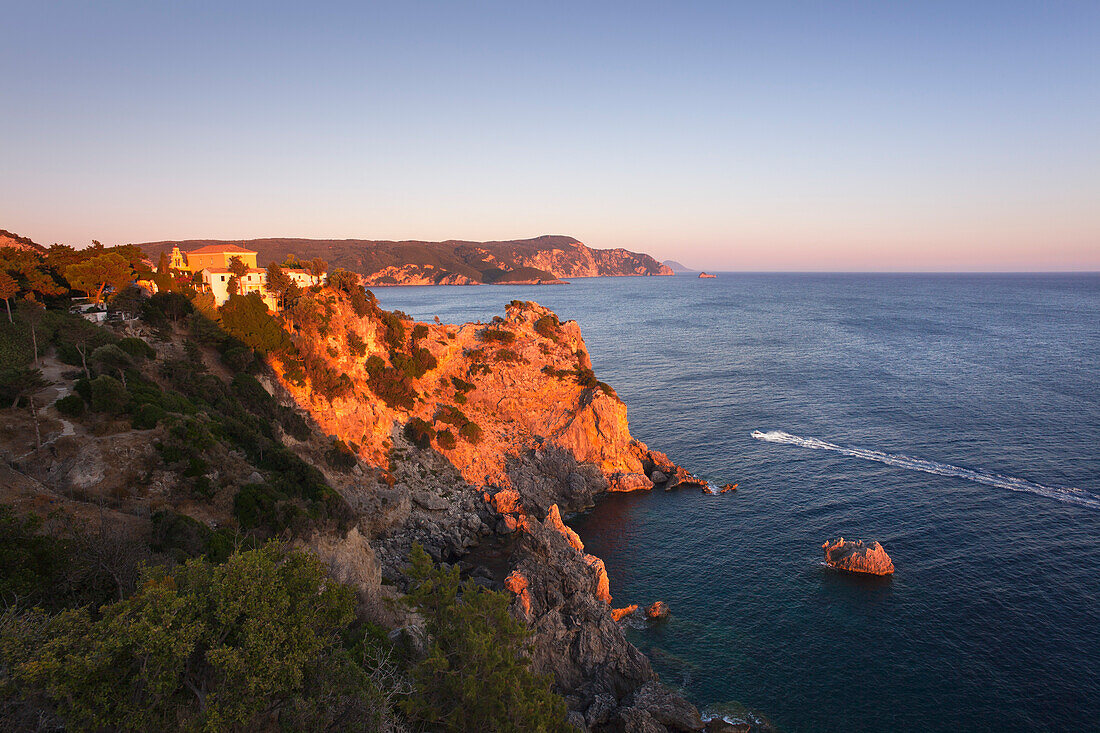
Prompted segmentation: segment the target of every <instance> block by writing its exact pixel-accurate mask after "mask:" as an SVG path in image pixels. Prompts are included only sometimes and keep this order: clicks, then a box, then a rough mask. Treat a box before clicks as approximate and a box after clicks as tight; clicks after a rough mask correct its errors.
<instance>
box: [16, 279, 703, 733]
mask: <svg viewBox="0 0 1100 733" xmlns="http://www.w3.org/2000/svg"><path fill="white" fill-rule="evenodd" d="M258 312H263V309H262V306H260V309H259V311H258ZM221 315H222V316H223V319H222V320H223V325H226V326H227V327H228V326H232V327H233V328H234V329H235V330H234V333H236V334H237V336H234V337H230V336H227V335H226V334H225V333H224V332H221V331H220V330H219V329H218V327H217V326H215V325H214V324H213V323H211V322H209V321H206V320H205V319H203V318H202V317H200V316H197V315H196V316H195V317H194V318H192V319H189V321H180V322H178V323H176V324H175V325H171V324H162V326H161V327H159V328H153V327H152V326H149V325H141V324H140V323H136V322H135V323H128V324H125V325H123V324H120V325H118V326H116V327H114V330H116V331H119V333H112V329H111V328H98V327H95V326H92V325H90V324H87V323H86V322H84V321H82V320H78V321H75V322H73V323H67V325H66V328H65V329H63V330H59V331H58V332H57V333H56V334H55V338H54V341H56V346H57V352H58V354H59V355H61V354H64V358H65V359H67V360H68V362H67V364H62V363H60V362H59V361H58V359H57V357H55V356H44V357H43V359H42V365H43V374H44V377H45V381H46V382H48V383H50V386H49V387H47V388H46V389H45V390H43V391H42V392H41V393H40V394H39V395H38V398H39V402H38V403H37V404H39V405H51V406H50V407H48V408H43V409H40V410H39V412H38V413H35V414H33V415H32V414H31V413H30V412H29V411H28V410H26V409H20V410H15V409H11V408H9V409H7V410H6V412H5V420H4V421H3V429H0V457H2V458H4V461H3V464H4V467H3V470H0V489H2V491H0V498H2V499H3V500H4V501H5V502H7V503H9V504H12V505H15V506H17V507H19V508H20V509H21V510H26V511H31V512H36V513H39V514H41V515H42V516H45V517H53V516H62V515H64V516H66V517H68V519H67V520H66V521H67V522H69V523H70V524H71V525H72V526H76V527H79V526H83V525H87V526H90V527H98V528H100V530H102V531H104V532H106V531H107V530H108V529H109V530H110V531H111V532H115V531H116V530H117V531H118V532H121V533H122V534H125V535H126V536H127V537H128V538H129V539H128V540H127V541H130V540H133V539H135V538H137V539H140V540H141V542H142V543H144V544H145V545H147V546H149V547H154V546H155V547H160V548H161V549H156V550H155V551H156V552H165V553H167V552H169V551H171V552H177V551H179V552H198V551H200V550H196V549H195V547H199V548H201V547H204V546H205V543H208V542H212V541H214V539H212V538H217V537H221V538H223V539H225V540H226V541H229V540H228V538H231V537H237V536H238V533H239V532H248V531H249V530H250V529H255V528H256V527H262V528H265V529H264V530H263V531H270V532H282V533H283V534H284V536H287V537H289V538H291V539H292V541H293V542H294V543H295V544H297V545H300V546H305V547H308V548H309V549H310V550H311V551H312V552H314V553H315V554H317V555H318V556H319V557H321V558H322V559H323V560H324V561H325V563H326V564H327V565H328V566H329V567H330V569H331V572H332V574H333V576H334V577H336V578H338V579H340V580H342V581H344V582H347V583H350V584H353V585H354V586H355V587H356V588H357V589H358V591H359V596H360V601H361V608H362V609H363V613H364V614H365V615H366V616H367V617H368V618H369V619H370V620H372V621H374V622H376V623H378V624H380V625H382V626H384V627H386V628H388V629H392V630H393V634H392V636H391V638H393V639H394V640H395V642H399V643H401V644H404V643H406V642H408V643H409V644H410V645H411V647H410V648H411V649H412V650H413V651H414V652H415V648H416V645H417V640H418V639H419V640H420V641H421V642H422V640H423V632H422V630H421V629H420V628H419V626H418V624H419V623H421V622H420V620H419V619H418V617H417V616H416V615H415V614H412V613H410V612H409V611H408V609H407V608H404V607H403V606H402V604H400V603H398V602H395V601H397V600H398V599H399V597H400V594H401V591H402V590H404V589H405V588H406V583H407V582H408V579H407V576H406V575H405V573H404V572H403V571H404V569H405V567H406V564H407V559H408V557H409V552H410V549H411V548H412V545H413V543H419V544H420V545H421V546H423V547H424V548H425V550H427V551H428V553H429V554H430V555H431V556H432V557H433V558H434V559H435V560H436V561H437V562H445V563H449V564H451V565H457V566H458V567H459V568H460V569H461V570H462V572H463V573H464V574H465V576H466V577H467V578H469V579H472V580H473V581H474V582H476V583H479V584H482V585H485V586H487V587H491V588H494V589H504V590H507V591H509V592H510V593H511V594H512V596H513V598H512V603H511V611H512V613H513V614H514V615H515V617H516V618H519V619H522V620H523V621H524V622H525V623H527V624H528V625H529V626H530V628H531V629H532V630H533V632H534V637H533V645H532V649H531V654H532V665H533V667H534V669H535V670H536V671H538V672H541V673H546V674H549V675H551V676H552V677H553V679H554V681H555V688H556V690H557V691H558V692H560V693H561V694H562V695H563V696H564V697H565V699H566V700H567V702H568V706H569V709H570V711H571V712H570V718H571V720H572V722H573V723H575V724H576V725H577V726H578V728H580V729H584V730H592V731H605V730H606V731H661V730H700V729H701V728H702V725H703V723H702V721H701V720H700V717H699V714H698V711H697V710H696V709H695V708H694V707H693V706H691V705H690V704H688V703H687V702H685V701H684V700H683V699H681V698H679V697H678V696H676V695H674V694H673V693H671V692H670V691H669V690H667V689H666V688H664V687H663V686H662V685H661V684H659V681H658V679H657V676H656V674H655V673H654V671H653V670H652V668H651V666H650V664H649V662H648V660H647V659H646V657H645V656H644V655H642V654H641V653H640V652H639V651H638V650H637V649H636V648H634V647H633V646H632V645H631V644H630V643H629V642H628V641H627V639H626V636H625V633H624V629H623V626H622V625H621V624H620V622H619V619H620V618H621V617H622V616H623V614H622V612H621V609H620V612H619V613H618V614H616V612H615V611H614V610H613V606H612V602H613V600H614V597H615V589H614V587H612V585H611V583H610V582H609V578H608V574H607V571H606V568H605V567H604V563H603V561H602V560H600V559H599V558H597V557H595V556H593V555H591V554H590V553H588V552H586V551H585V547H584V544H583V542H582V541H581V539H580V537H578V536H577V534H576V533H575V532H573V531H572V530H571V529H569V527H568V526H567V525H566V524H565V523H564V521H563V515H567V514H568V513H569V512H572V511H577V510H580V509H583V508H585V507H588V506H591V505H592V504H593V502H594V501H595V500H596V498H597V497H598V496H599V495H600V494H602V493H604V492H607V491H632V490H648V489H653V488H660V489H670V488H673V487H677V486H692V487H695V488H698V486H699V485H701V482H699V480H697V479H695V478H694V477H692V476H691V475H690V474H689V473H688V472H687V471H686V470H684V469H683V468H681V467H679V466H676V465H675V464H673V463H672V462H671V461H670V460H669V459H668V458H667V456H665V455H664V454H662V453H659V452H657V451H652V450H650V449H649V448H648V447H647V446H645V445H644V444H643V443H641V442H639V441H636V440H634V439H633V438H632V437H631V435H630V430H629V426H628V424H627V410H626V406H625V405H624V404H623V402H622V401H621V400H619V398H618V396H617V395H616V394H615V391H614V389H612V388H611V387H610V386H609V385H606V384H603V383H601V382H599V381H598V380H597V379H596V376H595V374H593V371H592V365H591V361H590V359H589V357H588V352H587V349H586V347H585V344H584V340H583V338H582V337H581V333H580V330H579V328H578V327H577V324H576V323H573V322H565V323H563V322H561V321H559V320H558V318H557V317H556V316H555V315H554V314H553V313H552V312H550V311H549V310H547V309H545V308H543V307H541V306H539V305H537V304H535V303H530V302H521V301H513V302H512V303H511V304H509V305H508V306H507V308H506V309H505V314H504V316H503V317H498V318H495V319H493V320H492V321H491V322H489V323H472V324H465V325H461V326H456V325H446V324H439V323H414V322H413V321H412V320H411V319H409V318H408V317H407V316H404V315H403V314H401V313H399V312H387V311H384V310H382V309H381V308H380V307H379V305H378V303H377V301H376V300H375V299H374V298H373V296H371V295H370V294H369V292H367V293H365V292H364V291H362V290H361V289H358V288H352V289H351V292H341V291H335V290H332V289H329V288H324V289H318V290H311V291H309V292H307V293H305V294H304V295H303V296H302V297H301V298H300V299H299V300H298V301H297V302H296V303H295V304H294V305H292V306H291V307H290V308H288V309H287V310H286V311H285V312H284V313H283V314H282V321H281V322H280V321H278V320H276V319H273V318H272V317H270V316H269V315H266V313H264V314H263V315H262V316H258V317H257V318H255V319H253V320H242V319H241V318H240V317H239V316H238V317H237V318H236V319H231V318H229V317H228V313H227V312H225V311H223V313H222V314H221ZM66 317H67V316H66ZM77 326H79V328H77ZM253 329H255V330H253ZM77 331H79V332H80V333H76V332H77ZM123 334H125V335H126V336H127V337H128V338H125V339H123V338H120V337H121V336H122V335H123ZM261 334H262V339H261V338H260V336H261ZM284 334H288V335H289V337H290V339H291V340H292V341H293V346H292V347H290V348H287V347H286V344H285V343H284V339H283V336H284ZM254 337H255V338H256V339H258V341H257V343H259V342H260V341H262V342H264V343H273V344H275V343H280V344H282V345H281V346H280V347H279V349H278V351H277V353H278V354H279V355H278V356H273V357H269V358H268V360H267V364H266V365H259V364H256V363H254V362H251V359H252V352H250V351H248V350H246V349H242V348H241V347H240V344H241V342H240V341H237V340H236V339H237V338H247V339H249V340H250V341H251V340H252V339H253V338H254ZM100 342H102V343H104V344H105V345H111V346H114V344H116V343H119V344H124V345H127V347H128V348H135V347H137V346H140V349H138V351H137V352H135V353H141V354H142V356H140V357H136V356H135V357H134V359H136V361H132V363H131V366H132V368H131V369H130V370H128V371H127V372H126V378H127V383H128V385H129V386H128V387H127V386H124V385H122V384H121V383H119V384H117V385H115V386H116V387H117V390H116V391H118V393H119V395H120V396H119V397H118V399H117V400H116V401H115V402H110V401H105V400H103V399H100V398H98V397H96V395H97V394H99V392H97V391H94V390H98V389H100V386H93V385H91V384H84V385H82V384H81V382H82V381H84V380H81V377H83V376H85V375H86V371H85V370H84V369H83V367H82V366H81V364H82V362H81V359H80V356H79V353H78V352H77V351H72V350H70V349H69V347H70V346H73V345H74V344H76V345H83V346H88V345H89V344H93V345H94V344H97V343H100ZM128 342H129V343H128ZM141 344H144V345H141ZM108 351H110V349H108ZM242 351H243V352H244V353H243V354H242V353H241V352H242ZM70 352H71V353H70ZM97 353H98V352H97ZM127 353H129V352H127ZM242 356H243V357H247V359H246V365H247V367H248V369H249V370H251V371H253V372H254V373H255V374H256V377H255V378H253V377H252V376H248V374H245V373H242V372H241V371H240V369H241V366H240V365H241V363H242V362H241V361H240V359H241V357H242ZM28 358H29V357H28ZM91 361H92V362H93V363H94V364H98V363H99V362H96V360H95V359H94V358H93V359H92V360H91ZM97 368H98V367H97ZM104 368H105V367H104ZM106 379H107V377H105V376H104V375H103V374H101V375H100V376H97V377H96V378H95V379H94V380H92V381H94V382H95V383H96V385H99V383H100V382H104V380H106ZM101 386H103V387H104V388H106V387H110V385H109V384H106V382H105V383H104V384H103V385H101ZM84 388H91V389H93V392H92V393H91V402H90V403H89V406H90V409H87V410H86V409H85V406H84V403H83V402H81V405H80V408H81V409H80V410H78V411H77V412H75V413H69V412H64V413H63V412H59V409H60V408H59V407H58V406H57V405H56V404H52V403H53V402H54V400H55V399H57V398H58V397H61V396H63V395H70V396H71V395H72V394H73V393H74V392H76V393H78V394H81V395H82V394H83V392H82V391H81V390H82V389H84ZM112 394H113V393H112ZM126 395H129V397H126ZM39 434H40V435H41V441H42V446H41V447H40V448H36V446H35V443H36V437H35V436H37V435H39ZM9 467H10V468H9ZM337 495H338V496H337ZM158 517H159V519H158ZM94 539H95V538H93V540H94ZM169 540H171V541H170V542H169ZM96 542H98V540H96ZM100 544H103V543H100ZM116 545H117V543H115V544H111V543H107V544H104V545H103V546H104V547H108V548H109V547H114V546H116ZM170 548H174V549H170ZM646 600H647V601H648V600H652V599H646ZM620 605H623V604H621V603H620ZM421 646H422V645H421Z"/></svg>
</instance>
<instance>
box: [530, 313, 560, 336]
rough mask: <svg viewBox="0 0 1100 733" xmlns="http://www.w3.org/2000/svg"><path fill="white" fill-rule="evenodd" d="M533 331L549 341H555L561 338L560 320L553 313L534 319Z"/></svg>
mask: <svg viewBox="0 0 1100 733" xmlns="http://www.w3.org/2000/svg"><path fill="white" fill-rule="evenodd" d="M535 333H537V334H538V335H539V336H542V337H543V338H547V339H550V340H551V341H557V340H558V339H559V338H561V322H560V321H558V317H557V316H555V315H554V314H553V313H550V314H548V315H545V316H543V317H542V318H540V319H538V320H537V321H535Z"/></svg>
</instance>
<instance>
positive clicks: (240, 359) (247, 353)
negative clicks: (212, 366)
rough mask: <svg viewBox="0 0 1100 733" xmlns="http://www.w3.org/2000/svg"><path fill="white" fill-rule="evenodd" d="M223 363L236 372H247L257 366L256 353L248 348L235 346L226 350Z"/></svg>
mask: <svg viewBox="0 0 1100 733" xmlns="http://www.w3.org/2000/svg"><path fill="white" fill-rule="evenodd" d="M222 361H223V362H224V363H225V365H226V366H227V367H229V368H230V369H231V370H232V371H234V372H246V371H250V370H251V369H252V368H253V367H254V366H255V363H256V353H255V352H254V351H252V349H250V348H248V347H247V346H234V347H232V348H229V349H226V350H225V353H224V354H222Z"/></svg>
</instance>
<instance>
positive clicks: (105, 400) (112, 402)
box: [91, 374, 130, 415]
mask: <svg viewBox="0 0 1100 733" xmlns="http://www.w3.org/2000/svg"><path fill="white" fill-rule="evenodd" d="M129 401H130V395H129V393H127V391H126V388H125V387H123V386H122V382H120V381H118V380H117V379H115V378H114V377H112V376H109V375H107V374H100V375H99V376H98V377H96V378H95V379H93V380H92V382H91V403H92V409H93V410H95V411H96V412H107V413H110V414H112V415H120V414H122V413H123V412H125V411H126V406H127V404H128V403H129Z"/></svg>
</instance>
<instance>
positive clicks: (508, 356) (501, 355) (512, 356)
mask: <svg viewBox="0 0 1100 733" xmlns="http://www.w3.org/2000/svg"><path fill="white" fill-rule="evenodd" d="M495 358H496V360H497V361H511V362H519V361H523V358H522V357H521V356H520V355H519V354H517V353H516V352H515V351H513V350H512V349H500V350H499V351H497V353H496V357H495Z"/></svg>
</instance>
